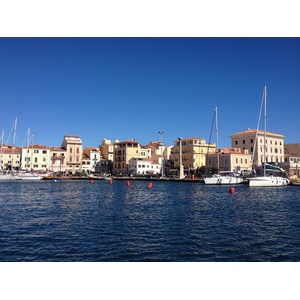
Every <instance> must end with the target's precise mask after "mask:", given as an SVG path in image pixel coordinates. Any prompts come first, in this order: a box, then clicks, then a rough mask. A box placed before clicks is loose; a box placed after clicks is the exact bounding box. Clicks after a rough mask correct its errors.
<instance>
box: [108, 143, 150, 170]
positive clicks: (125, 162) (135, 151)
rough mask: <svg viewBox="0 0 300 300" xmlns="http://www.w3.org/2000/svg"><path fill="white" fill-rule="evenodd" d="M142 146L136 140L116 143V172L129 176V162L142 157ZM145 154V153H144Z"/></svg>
mask: <svg viewBox="0 0 300 300" xmlns="http://www.w3.org/2000/svg"><path fill="white" fill-rule="evenodd" d="M140 150H141V145H140V144H139V143H138V142H137V141H136V140H125V141H122V142H116V143H114V172H115V173H116V174H128V172H129V169H128V168H129V160H130V159H131V158H132V157H140ZM143 153H145V152H144V151H143Z"/></svg>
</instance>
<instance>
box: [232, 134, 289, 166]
mask: <svg viewBox="0 0 300 300" xmlns="http://www.w3.org/2000/svg"><path fill="white" fill-rule="evenodd" d="M256 137H257V138H256ZM230 138H231V147H232V148H241V150H242V151H243V150H248V151H249V153H250V154H251V155H252V160H253V166H255V167H261V166H262V163H263V162H264V131H263V130H258V132H257V131H256V130H255V129H248V130H245V131H243V132H238V133H235V134H233V135H231V136H230ZM265 145H266V162H268V163H270V162H271V163H277V164H279V163H282V162H284V136H283V135H281V134H277V133H273V132H266V143H265Z"/></svg>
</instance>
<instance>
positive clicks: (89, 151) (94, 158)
mask: <svg viewBox="0 0 300 300" xmlns="http://www.w3.org/2000/svg"><path fill="white" fill-rule="evenodd" d="M100 159H101V154H100V149H99V148H96V147H85V148H84V150H83V158H82V171H85V172H87V173H90V172H95V170H96V166H97V165H98V163H99V162H100Z"/></svg>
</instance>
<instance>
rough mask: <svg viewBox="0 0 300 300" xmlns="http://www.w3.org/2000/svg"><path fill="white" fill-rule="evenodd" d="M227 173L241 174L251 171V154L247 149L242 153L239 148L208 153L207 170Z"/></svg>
mask: <svg viewBox="0 0 300 300" xmlns="http://www.w3.org/2000/svg"><path fill="white" fill-rule="evenodd" d="M218 158H219V170H218V171H220V172H222V171H227V172H236V173H243V172H246V171H247V172H248V171H250V170H251V154H249V152H248V150H247V149H244V150H243V151H242V150H241V149H240V148H221V149H218V151H215V152H212V153H209V154H208V155H207V165H206V167H207V169H208V170H210V171H211V169H212V168H215V169H217V168H218V161H217V159H218Z"/></svg>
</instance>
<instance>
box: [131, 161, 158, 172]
mask: <svg viewBox="0 0 300 300" xmlns="http://www.w3.org/2000/svg"><path fill="white" fill-rule="evenodd" d="M128 172H129V174H133V175H135V174H143V175H145V174H160V173H161V164H160V163H158V162H157V161H154V160H152V159H151V158H141V157H132V158H131V159H130V160H129V166H128Z"/></svg>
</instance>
